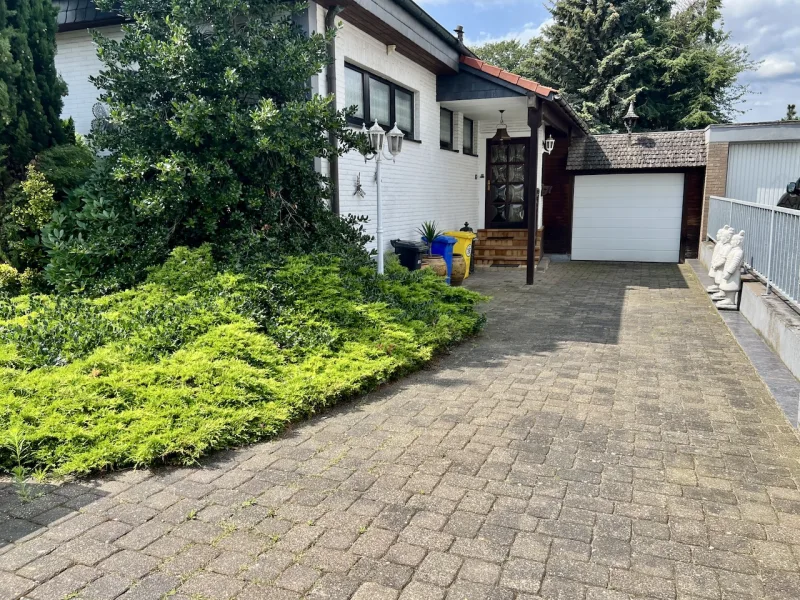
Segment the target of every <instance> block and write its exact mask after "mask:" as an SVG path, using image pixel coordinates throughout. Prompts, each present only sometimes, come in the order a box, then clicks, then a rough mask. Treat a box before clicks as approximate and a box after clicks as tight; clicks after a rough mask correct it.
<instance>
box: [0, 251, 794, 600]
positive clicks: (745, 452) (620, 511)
mask: <svg viewBox="0 0 800 600" xmlns="http://www.w3.org/2000/svg"><path fill="white" fill-rule="evenodd" d="M522 277H523V275H522V273H521V272H520V271H517V270H514V271H508V270H497V271H491V272H488V273H479V274H478V275H477V276H476V277H475V278H474V279H472V280H470V282H469V283H470V285H471V286H472V287H474V288H476V289H479V290H481V291H483V292H486V293H489V294H492V295H493V296H494V299H493V300H492V302H491V303H490V304H489V305H488V306H487V313H488V316H489V324H488V326H487V329H486V331H485V333H484V334H482V335H481V336H479V337H478V338H476V339H474V340H471V341H468V342H467V343H465V344H463V345H462V346H460V347H459V348H457V349H456V350H455V351H454V352H453V353H452V354H450V355H447V356H443V357H441V360H440V361H439V363H438V364H437V365H435V366H433V367H431V368H430V369H428V370H425V371H423V372H420V373H417V374H415V375H413V376H411V377H409V378H406V379H404V380H402V381H399V382H397V383H395V384H393V385H391V386H387V387H386V388H385V389H383V390H381V391H380V392H378V393H375V394H372V395H370V396H368V397H366V398H364V399H361V400H360V401H358V402H354V403H348V404H345V405H342V406H340V407H338V408H336V409H334V410H331V411H330V412H328V413H327V414H325V415H321V416H320V417H318V418H316V419H314V420H312V421H310V422H307V423H303V424H298V425H297V426H296V427H295V428H294V429H293V430H292V431H290V432H288V433H287V434H286V435H285V436H283V437H282V438H281V439H280V440H277V441H274V442H271V443H264V444H259V445H255V446H252V447H249V448H245V449H242V450H238V451H231V452H226V453H221V454H217V455H215V456H213V457H211V458H210V459H209V460H207V461H204V462H203V464H201V465H198V467H197V468H180V469H159V470H155V471H128V472H122V473H118V474H112V475H110V476H105V477H98V478H96V479H90V480H83V481H79V482H74V483H69V484H66V485H62V486H60V487H55V488H52V489H51V488H44V487H43V488H42V490H41V491H42V492H43V495H41V496H40V497H39V498H37V499H36V500H34V501H32V502H29V503H20V502H19V501H18V500H17V498H16V495H15V494H14V492H13V490H12V488H11V486H10V485H9V484H8V482H5V483H2V482H0V544H2V546H0V599H2V600H7V599H16V598H19V597H23V596H24V597H26V598H32V599H35V600H64V599H66V598H81V599H85V600H113V599H115V598H122V599H124V600H134V599H141V600H157V599H159V598H165V597H169V598H172V599H174V600H187V599H194V600H197V599H201V598H210V599H213V600H223V599H227V598H238V599H240V600H251V599H252V600H255V599H258V600H272V599H280V600H293V599H298V598H309V599H330V600H334V599H347V598H355V599H358V600H383V599H386V600H395V599H398V598H399V599H401V600H428V599H430V600H442V599H446V600H481V599H493V600H512V599H518V600H524V599H529V598H551V599H573V598H574V599H580V600H631V599H633V598H637V599H644V598H649V599H660V600H690V599H696V600H700V599H707V600H725V599H730V600H747V599H753V600H756V599H758V600H760V599H764V598H767V599H769V600H790V599H797V598H799V597H800V574H799V573H800V567H798V561H800V491H798V487H797V481H798V476H799V475H800V466H799V464H798V457H800V444H798V439H797V437H796V436H795V433H794V431H793V430H792V429H791V428H790V427H789V425H788V424H787V423H786V421H785V420H784V418H783V416H782V414H781V412H780V411H779V409H778V408H777V407H776V405H775V404H774V401H773V399H772V398H771V397H770V396H769V394H768V392H767V390H766V388H765V387H764V385H763V384H762V383H761V382H760V381H759V380H758V378H757V377H756V375H755V372H754V370H753V368H752V366H751V365H750V364H749V363H748V362H747V359H746V358H745V356H744V355H743V353H742V352H741V351H740V349H739V348H738V347H737V346H736V345H735V343H734V342H733V339H732V337H731V336H730V335H729V333H728V330H727V329H726V327H725V326H724V324H723V323H722V321H721V320H720V319H719V317H718V316H717V315H716V314H715V312H714V310H713V309H712V308H711V306H710V304H709V302H708V300H707V299H706V297H705V294H704V292H703V291H702V290H701V288H700V287H699V285H698V283H697V282H696V280H695V279H694V276H693V275H692V274H691V271H690V270H689V269H688V267H677V266H665V265H653V266H645V265H624V264H619V265H606V264H579V263H571V264H553V265H551V268H550V269H549V270H548V271H547V272H546V273H545V274H540V275H537V284H536V286H535V288H534V289H533V290H530V289H529V288H527V289H526V288H524V287H523V286H522V285H521V283H522Z"/></svg>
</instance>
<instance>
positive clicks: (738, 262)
mask: <svg viewBox="0 0 800 600" xmlns="http://www.w3.org/2000/svg"><path fill="white" fill-rule="evenodd" d="M743 242H744V231H740V232H739V233H737V234H736V235H734V236H732V237H731V242H730V250H729V251H728V255H727V256H726V257H725V266H724V267H723V268H722V275H721V280H720V284H719V289H720V291H719V293H720V294H722V295H723V296H722V299H720V301H719V302H717V308H724V309H729V308H736V292H738V291H739V290H740V289H741V288H742V263H744V248H742V243H743ZM716 296H717V294H715V295H714V296H712V298H714V297H716Z"/></svg>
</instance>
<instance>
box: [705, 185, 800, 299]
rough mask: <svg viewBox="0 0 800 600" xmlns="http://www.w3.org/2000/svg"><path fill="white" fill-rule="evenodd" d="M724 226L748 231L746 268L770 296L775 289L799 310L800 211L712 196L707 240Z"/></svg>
mask: <svg viewBox="0 0 800 600" xmlns="http://www.w3.org/2000/svg"><path fill="white" fill-rule="evenodd" d="M725 225H730V226H731V227H733V228H734V229H735V230H736V231H737V232H738V231H741V230H742V229H743V230H744V231H745V235H744V260H745V262H744V264H745V266H746V267H747V268H748V269H749V270H750V271H751V272H753V273H754V274H755V275H757V276H758V277H760V278H761V279H763V280H764V283H765V284H766V285H767V292H769V291H770V289H771V288H773V289H774V290H775V291H776V292H778V293H779V294H780V295H781V296H783V297H784V298H785V299H786V300H788V301H790V302H791V303H792V304H794V306H795V308H798V309H800V210H790V209H788V208H778V207H777V206H769V205H765V204H754V203H753V202H744V201H742V200H733V199H731V198H720V197H718V196H711V201H710V204H709V209H708V237H710V238H711V239H714V238H715V237H716V235H717V231H718V230H719V229H722V227H723V226H725ZM714 241H715V242H716V240H715V239H714Z"/></svg>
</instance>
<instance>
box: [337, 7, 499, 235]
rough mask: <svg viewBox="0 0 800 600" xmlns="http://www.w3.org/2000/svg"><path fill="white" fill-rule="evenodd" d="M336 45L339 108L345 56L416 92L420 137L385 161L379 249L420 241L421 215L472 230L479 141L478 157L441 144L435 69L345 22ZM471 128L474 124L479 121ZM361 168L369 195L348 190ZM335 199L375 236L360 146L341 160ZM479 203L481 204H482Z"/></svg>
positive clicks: (459, 122)
mask: <svg viewBox="0 0 800 600" xmlns="http://www.w3.org/2000/svg"><path fill="white" fill-rule="evenodd" d="M337 21H338V22H341V21H339V20H337ZM336 47H337V48H336V49H337V58H336V83H337V88H338V89H337V101H338V105H339V108H344V98H345V88H344V80H345V71H344V68H345V67H344V64H345V60H346V61H347V62H350V63H352V64H354V65H357V66H360V67H362V68H363V69H366V70H367V71H370V72H372V73H375V74H376V75H379V76H381V77H383V78H384V79H389V80H391V81H394V82H395V83H397V84H398V85H401V86H403V87H405V88H407V89H409V90H411V91H413V92H415V97H416V101H415V104H416V108H415V127H416V130H417V131H416V134H415V137H416V138H417V139H420V141H421V143H414V142H405V143H404V144H403V152H402V153H401V154H400V156H399V157H398V158H397V162H395V163H392V162H391V161H388V162H384V165H383V187H382V190H383V198H382V201H383V207H384V209H383V219H384V224H383V229H384V240H385V248H384V250H387V249H390V248H391V246H390V245H389V240H392V239H396V238H402V239H419V234H417V233H416V229H417V227H419V225H420V224H421V223H422V222H423V221H430V220H433V221H436V224H437V226H438V227H439V228H440V229H443V230H458V229H460V228H461V227H462V226H463V225H464V222H465V221H468V222H469V223H470V226H471V227H472V228H473V229H477V225H478V217H479V214H480V211H479V205H478V203H477V202H476V201H475V198H476V194H477V192H476V190H477V189H482V184H483V182H484V180H481V179H476V176H480V174H482V173H483V172H484V162H485V159H484V158H483V156H482V155H483V146H481V145H480V144H479V145H478V152H479V154H481V156H478V157H475V156H468V155H464V154H462V153H461V152H458V153H456V152H451V151H448V150H442V149H440V148H439V103H438V102H436V74H435V73H432V72H431V71H428V70H427V69H425V68H424V67H422V66H420V65H418V64H417V63H415V62H414V61H412V60H410V59H409V58H406V57H405V56H402V55H401V54H398V53H397V52H394V53H392V54H388V53H387V48H386V45H385V44H383V43H382V42H380V41H378V40H376V39H374V38H372V37H370V36H369V35H367V34H365V33H364V32H362V31H360V30H358V29H357V28H355V27H354V26H353V25H350V24H349V23H346V22H342V28H341V30H340V31H339V33H338V35H337V38H336ZM462 117H463V115H461V114H460V113H455V114H454V117H453V122H454V129H455V132H454V145H455V147H456V148H457V149H459V150H460V149H461V147H462V126H463V118H462ZM475 126H476V127H477V128H479V127H480V123H476V124H475ZM359 174H360V175H361V185H362V187H363V190H364V192H365V193H366V195H365V197H364V198H359V197H358V196H354V195H353V194H354V192H355V190H356V179H357V177H358V175H359ZM339 203H340V208H341V213H342V214H356V215H366V216H368V217H369V218H370V221H369V223H368V224H367V230H368V231H369V233H370V234H372V235H374V233H375V228H376V226H375V213H376V185H375V162H374V161H370V162H368V163H366V164H365V162H364V158H363V157H362V156H361V155H360V154H358V153H357V152H350V153H349V154H347V155H345V156H343V157H341V158H340V159H339ZM480 206H481V207H482V206H483V203H482V202H481V204H480Z"/></svg>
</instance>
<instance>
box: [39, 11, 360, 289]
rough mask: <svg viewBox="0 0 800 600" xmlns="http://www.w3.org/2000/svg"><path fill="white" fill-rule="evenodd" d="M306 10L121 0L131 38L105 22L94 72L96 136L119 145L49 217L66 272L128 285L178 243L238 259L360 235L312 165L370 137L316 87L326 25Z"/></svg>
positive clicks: (70, 281) (55, 276) (69, 281)
mask: <svg viewBox="0 0 800 600" xmlns="http://www.w3.org/2000/svg"><path fill="white" fill-rule="evenodd" d="M301 7H302V5H300V4H298V3H287V2H284V1H282V0H253V1H248V0H195V1H186V0H125V1H124V2H123V3H122V5H121V13H122V15H123V16H125V17H126V18H127V19H129V20H130V22H129V23H128V24H126V25H125V26H124V27H123V29H124V32H125V35H124V37H123V39H122V40H119V41H117V40H112V39H109V38H106V37H103V36H102V35H100V34H99V33H95V34H94V40H95V43H96V44H97V46H98V56H99V58H100V60H101V61H102V64H103V66H102V70H101V71H100V74H99V75H98V76H96V77H94V78H92V81H93V83H94V84H95V85H96V86H97V87H98V88H99V89H101V90H103V91H102V93H101V96H100V98H101V101H102V102H104V103H105V104H106V105H107V107H108V109H109V113H110V117H109V119H108V120H107V121H98V122H97V123H96V124H95V127H93V130H92V134H91V136H90V139H91V141H92V143H93V144H94V145H95V146H96V147H97V148H98V149H100V150H102V151H104V152H106V153H107V154H108V158H107V160H106V161H105V165H104V167H103V171H102V172H101V173H100V174H99V175H98V176H97V177H95V178H93V180H92V181H91V182H90V183H89V184H87V185H86V186H84V188H82V189H80V190H78V192H77V193H74V194H72V195H71V197H70V198H69V200H68V201H67V202H66V203H65V204H64V206H63V207H62V209H61V210H58V211H56V214H55V216H54V219H53V223H52V224H51V226H49V227H47V228H46V231H45V238H46V243H47V244H48V245H49V248H50V254H51V258H52V260H51V263H50V265H48V270H47V276H48V278H49V279H50V280H51V281H52V282H53V283H54V284H56V285H57V286H59V287H61V288H68V289H74V288H82V287H84V286H85V284H86V282H87V281H90V280H92V279H96V278H98V277H104V278H105V279H106V283H104V284H103V285H104V286H105V287H106V288H108V287H111V288H113V287H117V286H120V285H128V284H130V283H132V282H134V281H136V280H137V279H139V278H141V276H142V275H143V274H144V272H145V270H146V268H147V267H149V266H151V265H154V264H158V263H160V262H161V261H162V260H163V259H164V258H165V257H166V255H167V254H168V252H169V250H170V249H171V248H174V247H177V246H189V247H197V246H200V245H201V244H203V243H206V242H210V243H212V244H213V247H214V253H215V256H216V257H217V258H218V259H222V260H227V261H232V262H238V263H240V264H246V263H247V262H249V261H250V260H251V259H252V258H253V257H254V256H256V255H257V256H259V257H261V258H263V257H265V256H277V255H279V254H286V253H289V252H293V251H301V250H305V249H308V248H311V247H315V248H317V249H323V250H325V249H330V248H329V247H327V248H326V247H323V246H324V245H325V244H332V243H333V244H335V243H338V242H341V241H343V240H344V241H346V242H347V243H352V244H355V245H359V244H363V236H362V235H361V233H359V232H358V231H357V230H354V229H353V228H352V227H351V226H350V225H351V224H352V223H351V224H347V223H344V222H342V221H341V220H340V219H338V218H337V217H335V216H334V215H332V214H331V213H330V211H329V210H327V208H326V205H325V199H326V198H327V197H329V192H328V190H327V187H328V185H329V182H328V181H327V180H326V179H325V178H323V177H322V176H321V175H320V174H318V173H317V172H316V171H315V169H314V163H313V158H314V157H322V158H326V157H329V156H331V155H333V154H334V153H342V152H344V151H347V150H349V149H350V148H352V147H354V146H356V145H358V144H360V143H361V140H360V138H359V137H358V136H357V135H356V134H355V133H354V132H353V130H351V129H349V128H347V127H346V123H345V114H344V113H343V112H337V111H336V110H335V106H334V104H333V100H332V98H327V97H320V96H312V95H311V93H310V89H309V82H310V80H311V78H312V77H313V76H314V75H316V74H317V73H319V72H320V70H321V69H322V67H323V66H324V64H325V63H326V60H327V56H326V42H327V36H326V35H322V34H311V35H308V34H307V33H306V32H304V31H303V30H302V29H301V28H300V26H299V25H297V24H296V23H295V22H294V21H293V18H292V17H293V13H294V12H296V11H297V10H299V9H300V8H301ZM103 8H104V9H106V10H112V8H113V7H112V6H111V3H110V2H108V3H107V4H106V5H104V7H103ZM331 130H332V131H334V132H336V134H337V137H338V138H339V140H340V145H339V147H333V146H331V144H330V143H329V141H328V137H327V136H326V135H323V134H324V133H325V132H327V131H331Z"/></svg>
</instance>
